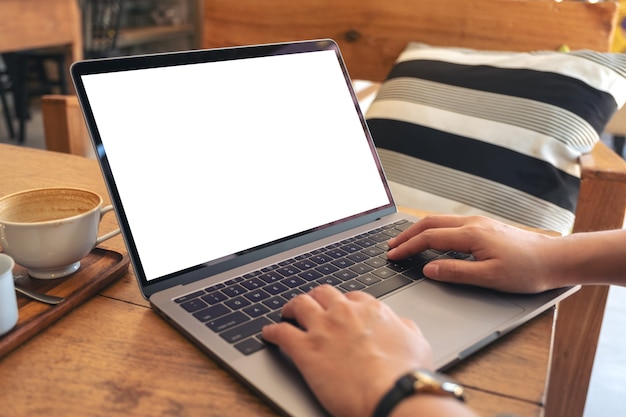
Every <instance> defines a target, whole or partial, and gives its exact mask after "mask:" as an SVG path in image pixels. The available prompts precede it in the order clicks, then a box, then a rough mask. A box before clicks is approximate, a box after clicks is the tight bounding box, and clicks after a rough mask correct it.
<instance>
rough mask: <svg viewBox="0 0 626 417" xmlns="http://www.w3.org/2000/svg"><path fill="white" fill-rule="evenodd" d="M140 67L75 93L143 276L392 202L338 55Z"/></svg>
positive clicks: (105, 74) (104, 75)
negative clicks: (82, 100) (84, 106)
mask: <svg viewBox="0 0 626 417" xmlns="http://www.w3.org/2000/svg"><path fill="white" fill-rule="evenodd" d="M141 66H142V65H138V66H137V65H135V66H134V67H133V68H131V69H128V70H123V69H116V70H115V71H102V72H98V71H93V73H89V74H86V75H82V76H80V82H79V83H77V87H78V90H80V88H81V85H80V83H82V88H84V93H85V94H86V97H87V101H88V106H89V107H90V109H91V113H92V115H93V120H94V121H95V131H94V129H93V128H92V135H94V133H95V139H94V140H95V143H96V148H97V149H96V152H97V154H99V157H100V158H106V161H107V162H108V166H109V167H110V175H111V177H112V180H113V182H114V187H115V189H116V190H115V192H112V194H115V193H117V194H118V195H119V204H118V206H117V208H118V213H119V212H120V211H121V214H122V215H121V216H120V217H121V218H122V221H123V222H124V223H127V228H126V229H127V230H126V231H127V236H126V237H127V242H128V241H130V242H132V244H133V246H134V248H135V249H136V251H137V254H138V257H139V259H140V263H141V269H142V270H143V274H144V278H145V280H147V281H150V280H154V279H157V278H161V277H165V276H168V275H170V274H173V273H176V272H178V271H181V270H185V269H187V268H190V267H194V266H197V265H202V264H207V263H209V264H210V263H211V262H212V261H214V260H219V259H228V258H229V257H232V256H236V254H238V253H242V252H245V251H249V250H251V249H253V248H257V247H261V246H263V245H267V244H269V243H271V242H276V241H280V240H281V239H285V238H286V237H290V236H295V235H298V234H302V233H304V232H306V231H310V230H315V229H317V228H320V227H325V226H327V225H329V224H333V223H334V222H337V221H340V220H342V219H348V218H350V217H351V216H355V215H357V214H359V213H365V212H368V211H371V210H375V209H377V208H381V207H384V206H389V205H390V204H391V197H390V194H389V192H388V190H387V188H386V186H385V183H384V181H383V174H382V171H381V169H380V166H379V164H378V162H377V159H376V157H375V152H374V151H373V147H372V145H371V143H370V142H369V141H368V138H367V135H366V133H365V129H364V122H363V121H362V118H361V117H360V116H359V112H357V111H356V109H355V102H354V101H353V95H352V94H351V92H350V89H349V86H348V83H347V81H346V78H345V77H344V73H343V70H342V67H341V64H340V62H339V60H338V58H337V55H336V52H335V51H334V50H332V49H330V50H321V51H313V52H306V53H287V54H279V55H271V56H256V57H246V58H240V57H238V58H237V59H221V60H218V61H215V62H191V63H182V64H181V63H177V64H176V65H165V66H159V65H157V66H155V67H152V66H148V67H146V68H142V67H141ZM105 174H106V173H105ZM128 235H130V236H128Z"/></svg>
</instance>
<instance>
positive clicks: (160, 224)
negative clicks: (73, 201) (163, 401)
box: [71, 40, 576, 417]
mask: <svg viewBox="0 0 626 417" xmlns="http://www.w3.org/2000/svg"><path fill="white" fill-rule="evenodd" d="M71 73H72V77H73V80H74V83H75V86H76V91H77V94H78V97H79V100H80V103H81V107H82V110H83V113H84V115H85V119H86V121H87V125H88V128H89V132H90V135H91V138H92V141H93V144H94V149H95V152H96V156H97V158H98V160H99V162H100V166H101V168H102V172H103V174H104V178H105V181H106V184H107V186H108V190H109V193H110V195H111V199H112V202H113V204H114V206H115V208H116V213H117V216H118V220H119V223H120V226H121V229H122V232H123V235H124V239H125V242H126V245H127V248H128V251H129V254H130V257H131V260H132V263H133V267H134V270H135V273H136V276H137V279H138V283H139V287H140V289H141V291H142V293H143V295H144V296H145V297H146V298H147V299H149V300H150V303H151V305H152V307H153V308H154V310H155V311H157V312H158V313H159V314H161V315H162V316H163V317H164V318H165V319H166V320H167V321H168V322H170V323H171V324H172V325H173V326H175V327H176V328H178V329H179V330H180V331H181V332H182V333H183V334H185V335H186V336H187V337H189V338H190V339H191V340H192V341H193V342H195V343H196V344H197V345H198V346H199V347H200V348H201V349H203V350H204V351H205V352H207V353H208V354H209V355H210V356H211V357H213V358H214V359H215V360H217V361H219V362H220V363H221V364H222V365H223V366H224V367H225V368H226V369H228V370H229V371H230V372H232V373H233V374H234V375H235V376H237V377H239V378H240V379H241V381H243V382H244V383H246V384H247V385H248V386H249V387H250V388H252V389H253V390H255V391H256V392H257V393H258V394H259V395H261V396H262V397H264V398H265V399H266V400H267V401H268V402H270V403H271V404H272V405H273V406H274V407H276V408H277V410H279V411H280V412H281V413H283V414H285V415H290V416H298V417H309V416H310V417H313V416H323V415H326V413H325V412H324V410H323V409H322V408H321V407H320V406H319V404H318V403H317V402H316V400H315V399H314V397H313V396H312V395H311V393H310V391H309V390H308V388H307V387H306V385H305V384H304V382H303V380H302V379H301V377H300V375H299V374H298V372H297V371H296V370H295V368H294V367H293V366H292V364H291V363H290V362H289V360H288V359H287V358H285V357H284V356H283V355H282V354H281V352H280V351H278V349H277V348H276V347H274V346H268V345H265V344H264V343H263V341H262V339H261V338H260V337H259V332H260V328H261V327H262V325H263V324H264V323H268V322H272V321H276V320H280V306H281V305H282V304H284V302H286V301H287V300H288V299H289V298H290V297H293V296H295V295H297V294H298V293H299V292H304V291H306V289H307V288H310V287H311V286H312V285H317V284H319V283H323V282H330V283H338V285H339V288H342V289H343V290H344V291H348V290H352V289H360V290H363V291H368V292H370V293H372V294H374V295H376V296H380V298H381V299H383V300H384V302H385V303H387V304H389V305H390V306H391V307H392V308H393V309H394V310H395V311H396V312H397V313H398V314H400V315H401V316H406V317H409V318H412V319H413V320H414V321H415V322H416V323H418V325H419V326H420V328H421V329H422V331H423V332H424V334H425V335H426V337H427V338H428V340H429V341H430V342H431V344H432V347H433V350H434V353H435V360H436V366H437V367H438V368H439V369H445V368H448V367H450V366H452V365H454V364H455V363H457V362H458V361H461V360H463V359H464V358H466V357H468V356H469V355H471V354H472V353H474V352H476V351H477V350H479V349H480V348H482V347H484V346H485V345H487V344H489V343H491V342H493V341H494V340H496V339H498V338H499V337H500V336H502V335H503V334H505V333H507V332H508V331H510V330H512V329H513V328H515V327H517V326H519V325H520V324H522V323H524V322H525V321H527V320H529V319H530V318H532V317H534V316H536V315H537V314H539V313H541V312H542V311H544V310H546V309H547V308H549V307H550V306H553V305H554V304H555V303H556V302H557V301H558V300H560V299H562V298H564V297H566V296H567V295H568V294H569V293H571V292H573V291H575V290H576V288H570V289H563V290H556V291H551V292H547V293H543V294H539V295H534V296H522V295H506V294H500V293H495V292H491V291H487V290H482V289H478V288H474V287H466V286H452V285H444V284H438V283H435V282H432V281H429V280H426V279H424V278H423V277H421V276H420V273H421V267H420V266H419V265H418V266H416V267H415V266H407V265H402V264H398V265H389V264H388V263H385V259H386V258H385V257H384V250H385V241H386V239H387V238H388V237H391V236H392V235H394V234H397V233H398V232H399V231H400V230H402V229H403V228H406V227H407V226H408V225H409V224H410V222H414V221H416V220H417V219H415V218H411V217H409V216H407V215H405V214H402V213H399V212H398V211H397V210H396V207H395V205H394V202H393V199H392V196H391V193H390V191H389V188H388V186H387V183H386V181H385V177H384V173H383V170H382V168H381V165H380V162H379V160H378V157H377V155H376V151H375V147H374V144H373V142H372V139H371V137H370V134H369V131H368V129H367V126H366V124H365V121H364V118H363V115H362V114H361V111H360V109H359V105H358V102H357V100H356V97H355V94H354V92H353V90H352V86H351V82H350V79H349V76H348V73H347V71H346V68H345V65H344V63H343V61H342V59H341V55H340V52H339V50H338V47H337V45H336V44H335V43H334V42H332V41H330V40H314V41H304V42H293V43H284V44H271V45H256V46H244V47H235V48H225V49H215V50H201V51H186V52H177V53H168V54H158V55H147V56H134V57H122V58H112V59H105V60H95V61H82V62H78V63H75V64H74V65H73V66H72V70H71ZM364 240H365V241H367V242H369V243H365V244H363V243H361V242H363V241H364ZM357 242H358V243H357ZM372 242H373V243H372ZM359 245H361V246H359ZM342 253H345V257H344V258H345V260H344V258H342V255H341V254H342ZM456 255H457V254H452V253H450V254H440V253H428V254H425V255H424V259H423V261H425V260H428V259H429V258H432V257H433V256H456ZM311 256H314V257H315V258H313V259H315V261H311V260H310V259H311V258H310V257H311ZM368 257H369V258H368ZM364 258H367V259H366V260H367V261H369V263H367V264H364V263H359V262H358V261H360V260H363V259H364ZM381 260H382V262H381ZM335 262H337V263H339V264H342V263H345V262H355V263H356V264H358V265H356V266H355V265H352V267H353V268H352V269H349V270H347V271H346V272H342V271H341V270H340V271H339V272H332V270H330V271H331V272H330V273H329V274H328V275H323V276H322V277H318V275H317V274H318V273H320V271H318V270H321V271H322V272H326V273H327V272H328V270H329V269H330V267H331V266H332V267H335V265H336V264H335ZM367 268H371V270H369V271H368V270H367ZM378 268H384V269H378ZM355 274H356V275H355ZM303 282H304V283H303ZM233 300H234V301H233ZM257 300H260V303H258V302H257V304H258V307H256V305H257V304H255V302H256V301H257ZM263 302H265V304H263ZM272 306H273V307H275V309H274V310H272V309H271V308H272ZM266 309H267V310H268V311H265V310H266Z"/></svg>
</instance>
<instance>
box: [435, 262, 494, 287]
mask: <svg viewBox="0 0 626 417" xmlns="http://www.w3.org/2000/svg"><path fill="white" fill-rule="evenodd" d="M488 263H489V261H475V262H472V261H462V260H457V259H445V260H438V261H432V262H430V263H428V264H426V265H425V266H424V270H423V272H424V275H426V277H428V278H431V279H434V280H436V281H442V282H449V283H453V284H472V285H479V286H486V287H493V286H494V282H493V280H491V279H490V274H489V273H488V271H489V265H488Z"/></svg>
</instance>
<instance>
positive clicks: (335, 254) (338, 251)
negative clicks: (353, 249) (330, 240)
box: [326, 248, 348, 259]
mask: <svg viewBox="0 0 626 417" xmlns="http://www.w3.org/2000/svg"><path fill="white" fill-rule="evenodd" d="M347 254H348V252H345V251H343V250H341V249H339V248H337V249H331V250H329V251H328V252H326V255H328V256H332V257H333V258H335V259H337V258H341V257H343V256H346V255H347Z"/></svg>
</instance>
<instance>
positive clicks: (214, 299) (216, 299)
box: [202, 291, 228, 305]
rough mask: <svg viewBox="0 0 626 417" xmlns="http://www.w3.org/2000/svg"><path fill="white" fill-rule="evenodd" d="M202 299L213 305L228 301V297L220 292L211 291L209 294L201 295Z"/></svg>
mask: <svg viewBox="0 0 626 417" xmlns="http://www.w3.org/2000/svg"><path fill="white" fill-rule="evenodd" d="M202 299H203V300H204V301H206V302H207V303H209V304H211V305H213V304H217V303H221V302H222V301H224V300H227V299H228V296H227V295H226V294H224V293H223V292H221V291H213V292H212V293H210V294H207V295H203V296H202Z"/></svg>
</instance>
